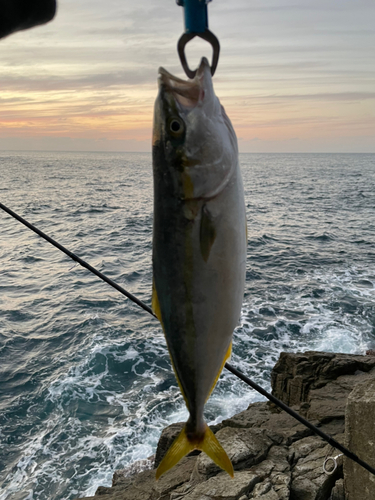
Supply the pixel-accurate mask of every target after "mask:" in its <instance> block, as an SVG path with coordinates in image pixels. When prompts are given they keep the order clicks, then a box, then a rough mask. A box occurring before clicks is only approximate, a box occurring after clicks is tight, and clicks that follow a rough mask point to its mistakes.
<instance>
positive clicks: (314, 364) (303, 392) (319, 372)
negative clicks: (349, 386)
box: [271, 351, 375, 406]
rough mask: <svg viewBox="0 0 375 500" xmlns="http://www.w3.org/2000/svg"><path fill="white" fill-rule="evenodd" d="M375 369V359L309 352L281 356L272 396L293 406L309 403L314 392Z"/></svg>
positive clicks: (277, 364)
mask: <svg viewBox="0 0 375 500" xmlns="http://www.w3.org/2000/svg"><path fill="white" fill-rule="evenodd" d="M373 368H375V357H372V356H360V355H355V354H333V353H321V352H316V351H308V352H305V353H281V355H280V358H279V360H278V362H277V363H276V365H275V367H274V369H273V370H272V374H271V383H272V394H273V395H274V396H275V397H277V398H278V399H280V400H281V401H283V402H284V403H285V404H287V405H289V406H292V405H298V404H300V403H302V402H304V401H307V398H308V394H309V391H310V389H319V388H320V387H324V386H325V385H326V384H327V383H328V382H330V381H333V380H336V379H337V378H338V377H340V376H343V375H354V374H355V372H358V371H361V372H369V371H370V370H372V369H373Z"/></svg>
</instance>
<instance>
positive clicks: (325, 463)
mask: <svg viewBox="0 0 375 500" xmlns="http://www.w3.org/2000/svg"><path fill="white" fill-rule="evenodd" d="M342 455H343V453H340V455H336V456H335V457H328V458H326V459H325V460H324V464H323V472H325V473H326V474H328V476H331V475H332V474H333V473H334V472H335V470H336V469H337V459H338V458H339V457H342ZM330 460H332V462H333V469H332V470H327V464H328V462H329V461H330Z"/></svg>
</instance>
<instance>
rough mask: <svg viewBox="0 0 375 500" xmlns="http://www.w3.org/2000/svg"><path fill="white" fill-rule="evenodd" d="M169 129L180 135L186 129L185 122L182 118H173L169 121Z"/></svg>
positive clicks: (175, 134) (172, 132)
mask: <svg viewBox="0 0 375 500" xmlns="http://www.w3.org/2000/svg"><path fill="white" fill-rule="evenodd" d="M169 131H170V132H171V134H172V135H174V136H175V137H179V136H180V135H181V134H182V133H183V131H184V122H183V121H182V120H181V119H180V118H176V117H173V118H171V120H170V121H169Z"/></svg>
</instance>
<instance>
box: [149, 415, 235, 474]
mask: <svg viewBox="0 0 375 500" xmlns="http://www.w3.org/2000/svg"><path fill="white" fill-rule="evenodd" d="M193 450H201V451H204V453H206V455H208V456H209V457H210V458H211V460H213V461H214V462H215V464H216V465H218V466H219V467H221V468H222V469H224V470H225V471H226V472H227V473H228V474H229V475H230V476H231V477H233V475H234V472H233V465H232V462H231V461H230V459H229V457H228V455H227V454H226V452H225V450H224V448H223V447H222V446H221V444H220V443H219V441H218V440H217V438H216V436H215V434H214V433H213V432H212V431H211V429H210V428H209V427H208V426H207V425H206V428H205V432H204V435H203V437H202V436H201V437H199V438H198V439H197V440H194V439H192V440H190V439H188V437H187V435H186V428H185V427H184V428H183V429H182V431H181V432H180V434H179V435H178V436H177V438H176V439H175V440H174V441H173V443H172V446H171V447H170V448H169V450H168V451H167V453H166V455H165V456H164V458H163V460H162V461H161V462H160V464H159V467H158V468H157V469H156V479H159V478H160V476H161V475H162V474H164V473H165V472H167V471H168V470H169V469H171V468H172V467H174V466H175V465H176V464H177V463H178V462H179V461H180V460H181V459H182V458H183V457H184V456H186V455H187V454H188V453H190V452H191V451H193Z"/></svg>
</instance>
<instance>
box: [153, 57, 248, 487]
mask: <svg viewBox="0 0 375 500" xmlns="http://www.w3.org/2000/svg"><path fill="white" fill-rule="evenodd" d="M158 84H159V93H158V96H157V99H156V102H155V109H154V126H153V144H152V156H153V179H154V219H153V251H152V266H153V291H152V309H153V312H154V314H155V315H156V316H157V318H158V319H159V321H160V323H161V325H162V328H163V331H164V335H165V338H166V343H167V347H168V351H169V354H170V358H171V361H172V366H173V370H174V373H175V375H176V379H177V382H178V385H179V388H180V390H181V393H182V395H183V398H184V400H185V403H186V406H187V409H188V411H189V418H188V421H187V422H186V424H185V426H184V428H183V430H182V431H181V433H180V434H179V435H178V436H177V438H176V439H175V441H174V442H173V443H172V445H171V447H170V448H169V450H168V451H167V453H166V455H165V456H164V458H163V460H162V461H161V463H160V464H159V466H158V468H157V471H156V479H158V478H159V477H160V476H161V475H162V474H164V473H165V472H166V471H167V470H169V469H170V468H172V467H173V466H174V465H176V464H177V463H178V462H179V460H181V459H182V458H183V457H184V456H185V455H187V454H188V453H189V452H191V451H193V450H201V451H203V452H205V453H206V454H207V455H208V456H209V457H210V458H211V459H212V460H213V461H214V462H215V463H216V464H217V465H218V466H219V467H221V468H222V469H224V470H225V471H227V472H228V474H229V475H231V476H232V477H233V465H232V463H231V461H230V459H229V457H228V455H227V454H226V452H225V450H224V449H223V447H222V446H221V444H220V443H219V441H218V439H217V438H216V437H215V435H214V434H213V432H212V431H211V430H210V428H209V427H208V426H207V424H206V422H205V420H204V416H203V411H204V406H205V403H206V401H207V399H208V398H209V396H210V394H211V392H212V390H213V389H214V387H215V385H216V383H217V380H218V378H219V375H220V373H221V371H222V369H223V367H224V364H225V362H226V360H227V359H228V358H229V356H230V354H231V349H232V335H233V330H234V329H235V327H236V326H237V325H238V322H239V319H240V314H241V306H242V302H243V295H244V285H245V274H246V249H247V222H246V213H245V212H246V210H245V200H244V188H243V184H242V178H241V172H240V167H239V159H238V145H237V138H236V134H235V132H234V129H233V127H232V124H231V122H230V120H229V118H228V117H227V115H226V113H225V110H224V108H223V106H222V105H221V104H220V101H219V99H218V98H217V97H216V95H215V92H214V88H213V83H212V77H211V70H210V66H209V63H208V61H207V59H206V58H203V59H202V60H201V63H200V66H199V68H198V70H197V73H196V76H195V78H194V79H192V80H182V79H180V78H177V77H176V76H173V75H172V74H170V73H169V72H168V71H167V70H165V69H164V68H159V77H158Z"/></svg>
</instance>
